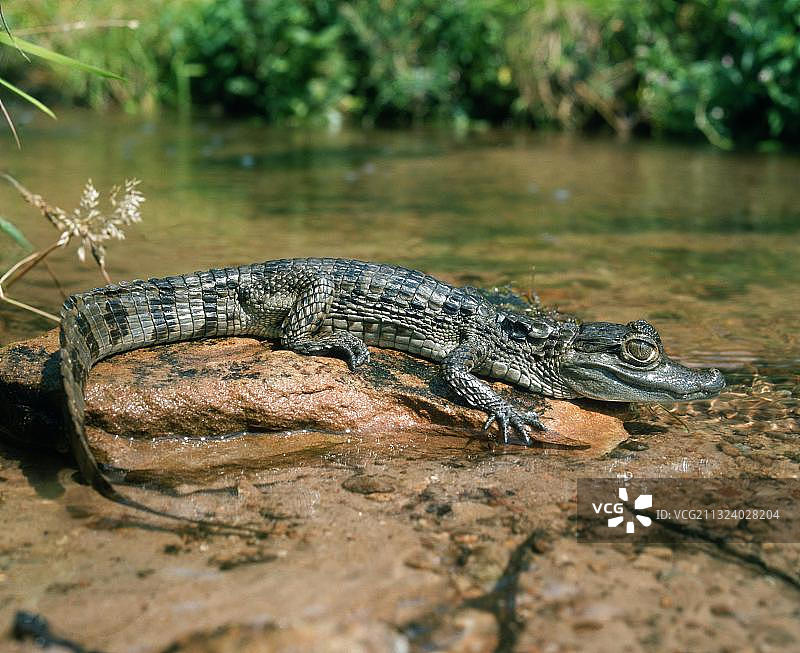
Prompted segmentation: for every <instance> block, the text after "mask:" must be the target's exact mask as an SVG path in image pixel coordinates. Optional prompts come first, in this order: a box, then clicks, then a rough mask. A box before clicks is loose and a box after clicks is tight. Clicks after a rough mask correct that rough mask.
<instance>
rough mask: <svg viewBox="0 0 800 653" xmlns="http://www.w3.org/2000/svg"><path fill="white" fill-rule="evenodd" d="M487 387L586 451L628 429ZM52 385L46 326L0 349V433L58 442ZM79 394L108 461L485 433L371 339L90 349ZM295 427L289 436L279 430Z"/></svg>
mask: <svg viewBox="0 0 800 653" xmlns="http://www.w3.org/2000/svg"><path fill="white" fill-rule="evenodd" d="M495 387H496V389H497V390H498V391H499V392H502V393H503V394H505V395H506V396H509V397H510V398H511V400H512V401H515V402H516V403H518V404H520V405H521V406H523V407H526V408H533V407H534V406H538V408H539V409H540V412H541V414H542V415H543V419H544V420H545V422H546V423H547V424H548V426H549V427H550V429H551V430H550V431H548V432H546V433H534V435H535V436H536V437H537V438H539V439H540V440H542V441H543V442H544V444H555V445H558V446H560V447H562V448H563V446H570V445H575V444H580V443H585V444H586V445H588V449H586V451H585V452H584V455H585V454H586V453H588V454H589V455H599V454H602V453H605V452H607V451H609V450H611V449H613V448H614V447H615V446H616V445H617V444H619V443H620V442H621V441H623V440H625V439H626V438H627V433H626V432H625V430H624V429H623V428H622V423H621V421H620V420H619V419H618V418H617V417H615V416H614V410H615V409H614V407H613V405H607V404H602V403H599V402H584V403H582V404H581V405H579V404H577V403H573V402H565V401H551V400H547V402H546V403H544V408H543V409H542V403H543V402H542V401H541V399H540V398H537V397H535V396H533V395H530V394H527V393H521V392H517V391H515V390H513V389H511V388H509V386H506V385H504V384H499V383H498V384H495ZM61 396H62V395H61V385H60V375H59V371H58V333H57V331H55V330H54V331H50V332H48V333H45V334H44V335H42V336H40V337H38V338H33V339H31V340H27V341H24V342H19V343H14V344H12V345H9V346H8V347H5V348H4V349H2V350H0V433H2V434H3V435H4V436H6V437H10V438H13V439H14V440H16V441H17V442H21V443H23V444H25V445H37V446H46V447H54V446H55V447H58V448H61V449H62V450H63V449H64V448H65V447H64V444H63V442H64V440H63V435H62V434H61V424H62V418H61ZM86 398H87V426H88V428H87V433H88V437H89V438H90V440H91V443H92V446H93V447H94V448H95V449H96V450H98V456H99V458H100V459H101V460H103V461H104V462H105V463H107V464H111V465H113V466H116V467H121V468H126V469H151V470H155V469H161V468H165V467H170V465H172V466H174V467H176V468H181V469H183V470H189V471H191V467H192V465H191V464H189V463H187V462H186V460H185V459H186V448H187V447H188V448H191V449H192V450H197V449H199V448H202V449H203V450H204V451H205V453H206V455H205V457H204V456H202V455H201V456H200V458H199V459H198V460H197V461H196V463H195V466H196V467H197V468H198V469H199V468H201V467H204V466H206V465H207V464H212V465H213V464H218V465H228V466H238V467H247V466H249V465H253V464H256V462H255V461H260V462H259V463H258V464H269V461H270V460H275V461H277V460H278V459H280V460H282V461H283V462H286V461H287V460H288V459H292V458H294V459H296V458H297V456H303V455H309V453H311V454H313V455H319V454H320V453H324V452H325V451H328V450H330V449H331V448H335V447H337V446H339V445H341V444H342V443H343V442H348V441H349V440H350V439H351V438H360V439H361V440H362V441H363V442H362V443H363V444H369V446H375V447H377V448H379V449H380V448H382V449H385V448H386V447H387V445H389V446H394V447H397V446H401V445H403V443H406V444H408V443H413V441H414V440H419V439H420V438H422V439H424V440H427V436H430V435H434V436H436V437H437V438H442V440H441V442H443V443H444V442H449V441H451V440H452V436H457V437H460V438H463V437H468V438H472V440H471V442H474V443H476V445H477V446H483V447H485V446H486V442H487V440H486V439H484V436H483V435H482V434H481V432H480V427H481V425H482V423H483V421H484V419H485V416H484V414H483V413H482V412H480V411H477V410H473V409H470V408H467V407H465V406H461V405H458V404H456V403H453V401H452V399H451V397H450V396H449V395H448V392H447V389H446V388H445V387H444V385H443V384H442V382H441V381H440V380H439V379H438V377H437V375H436V366H435V365H433V364H431V363H429V362H426V361H421V360H418V359H416V358H413V357H411V356H408V355H405V354H402V353H398V352H393V351H387V350H378V349H373V350H372V360H371V362H370V363H369V364H367V365H365V366H364V368H362V369H361V370H359V372H358V373H355V374H353V373H350V372H349V371H348V370H347V367H346V365H345V364H344V362H342V361H340V360H337V359H333V358H323V357H304V356H298V355H297V354H295V353H293V352H290V351H283V350H276V349H274V348H273V346H272V345H271V344H269V343H263V342H261V341H258V340H254V339H252V338H226V339H218V340H206V341H195V342H183V343H176V344H172V345H163V346H158V347H152V348H149V349H140V350H137V351H133V352H128V353H124V354H119V355H117V356H114V357H112V358H110V359H108V360H106V361H102V362H100V363H99V364H98V365H97V366H96V367H95V368H94V369H93V370H92V372H91V375H90V379H89V383H88V387H87V389H86ZM537 402H538V403H537ZM297 431H302V433H301V435H300V436H298V437H299V438H300V442H298V440H297V438H296V437H294V436H293V437H287V436H286V434H287V432H297ZM264 433H274V434H280V433H282V434H284V435H283V436H282V437H280V436H279V437H270V438H267V437H264ZM233 435H236V436H238V437H231V436H233ZM446 436H451V437H450V438H448V437H446ZM492 439H494V434H493V436H492ZM367 440H368V442H367ZM462 442H463V440H462ZM448 446H452V445H448ZM576 451H577V450H576ZM232 452H233V453H232ZM265 461H266V463H265ZM189 476H191V474H189ZM129 480H135V479H133V478H129Z"/></svg>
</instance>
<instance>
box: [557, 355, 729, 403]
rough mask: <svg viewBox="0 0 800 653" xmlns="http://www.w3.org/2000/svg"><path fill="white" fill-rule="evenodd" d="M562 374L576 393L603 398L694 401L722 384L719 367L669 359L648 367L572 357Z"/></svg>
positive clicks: (609, 399)
mask: <svg viewBox="0 0 800 653" xmlns="http://www.w3.org/2000/svg"><path fill="white" fill-rule="evenodd" d="M609 363H611V364H609ZM613 363H617V364H613ZM561 374H562V377H563V378H564V380H565V381H566V383H567V384H568V385H569V386H570V388H572V389H573V390H574V391H575V392H576V393H578V394H579V395H581V396H584V397H590V398H592V399H600V400H604V401H643V402H658V403H661V402H663V403H669V402H673V401H695V400H697V399H710V398H711V397H714V396H716V395H717V394H719V392H720V391H721V390H722V389H723V388H724V387H725V378H724V377H723V376H722V373H721V372H720V371H719V370H717V369H693V368H689V367H684V366H683V365H680V364H678V363H675V362H673V361H671V360H669V359H667V360H665V361H663V362H662V363H661V364H660V365H658V366H657V367H655V368H654V369H651V370H642V369H633V368H626V367H622V366H620V365H619V364H618V362H617V361H607V360H606V361H604V360H599V361H598V360H591V361H590V360H582V361H572V362H570V363H569V364H567V365H563V366H562V368H561Z"/></svg>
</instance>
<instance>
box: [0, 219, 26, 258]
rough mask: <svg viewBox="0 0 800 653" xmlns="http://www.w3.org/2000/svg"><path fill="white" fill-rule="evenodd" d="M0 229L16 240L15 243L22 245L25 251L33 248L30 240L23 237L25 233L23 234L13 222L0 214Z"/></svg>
mask: <svg viewBox="0 0 800 653" xmlns="http://www.w3.org/2000/svg"><path fill="white" fill-rule="evenodd" d="M0 231H5V232H6V233H7V234H8V235H9V236H11V238H13V239H14V241H16V243H17V245H19V246H20V247H22V248H23V249H25V250H27V251H31V250H32V249H33V245H31V243H30V241H29V240H28V239H27V238H25V234H23V233H22V232H21V231H20V230H19V228H18V227H17V226H16V225H15V224H14V223H13V222H9V221H8V220H6V219H5V218H3V217H2V216H0Z"/></svg>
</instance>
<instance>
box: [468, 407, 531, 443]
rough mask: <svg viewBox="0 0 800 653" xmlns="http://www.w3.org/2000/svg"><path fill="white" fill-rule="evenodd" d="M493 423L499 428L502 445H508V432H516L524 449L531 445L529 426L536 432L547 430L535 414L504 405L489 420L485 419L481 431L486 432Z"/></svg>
mask: <svg viewBox="0 0 800 653" xmlns="http://www.w3.org/2000/svg"><path fill="white" fill-rule="evenodd" d="M494 422H497V425H498V426H499V427H500V433H501V435H502V436H503V444H508V440H509V431H510V430H511V431H516V432H517V433H518V434H519V435H520V437H521V438H522V441H523V442H524V443H525V446H526V447H530V446H531V445H533V440H532V439H531V435H530V429H529V428H528V427H529V425H530V426H532V427H534V428H535V429H537V430H538V431H546V430H547V427H546V426H545V425H544V424H542V422H541V420H540V419H539V416H538V415H537V414H536V413H535V412H533V411H531V412H523V411H520V410H517V409H516V408H514V407H513V406H511V405H505V406H503V407H502V408H501V409H500V410H498V411H497V412H496V413H494V414H492V415H489V419H487V420H486V423H485V424H484V425H483V430H484V431H488V430H489V427H490V426H491V425H492V424H493V423H494ZM509 427H510V429H509Z"/></svg>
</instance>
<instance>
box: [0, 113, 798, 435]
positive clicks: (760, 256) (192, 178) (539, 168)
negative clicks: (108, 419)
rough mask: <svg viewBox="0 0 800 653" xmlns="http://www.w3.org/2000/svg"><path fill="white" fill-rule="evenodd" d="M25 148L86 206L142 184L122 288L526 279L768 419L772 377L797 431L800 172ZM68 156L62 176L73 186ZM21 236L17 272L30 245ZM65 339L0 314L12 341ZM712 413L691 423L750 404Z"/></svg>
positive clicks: (45, 182) (412, 137)
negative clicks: (257, 269)
mask: <svg viewBox="0 0 800 653" xmlns="http://www.w3.org/2000/svg"><path fill="white" fill-rule="evenodd" d="M25 137H26V138H25V149H24V150H23V151H22V152H21V153H20V154H15V155H14V157H15V158H14V159H13V161H11V162H10V163H9V167H10V168H11V169H12V172H13V173H14V174H15V176H17V177H18V178H19V179H20V180H21V181H22V182H23V183H24V184H25V185H26V186H28V187H29V188H30V189H32V190H33V191H35V192H39V193H42V194H43V195H45V196H46V197H47V198H48V199H49V200H51V201H52V202H54V203H56V204H59V205H62V206H65V207H69V206H70V205H71V204H73V203H74V202H76V201H77V198H78V197H79V194H80V189H81V187H82V186H83V184H84V183H85V181H86V179H87V178H89V177H91V178H92V179H93V180H94V182H95V183H96V184H97V185H98V187H101V188H107V187H110V185H111V184H113V183H115V182H119V181H121V180H122V179H124V178H125V177H131V176H135V177H138V178H140V179H142V186H141V188H142V190H143V192H144V193H145V194H146V196H147V198H148V201H147V203H146V204H145V205H144V211H143V213H144V218H145V221H144V223H143V224H142V225H141V226H140V227H139V228H138V229H136V230H135V232H134V230H132V231H131V233H130V235H129V238H128V240H127V241H126V242H124V243H119V244H117V243H115V244H113V245H112V246H111V248H110V253H109V268H110V272H111V274H112V277H113V278H115V279H128V278H135V277H148V276H162V275H166V274H171V273H177V272H185V271H188V270H194V269H204V268H209V267H215V266H223V265H228V264H233V263H243V262H251V261H257V260H266V259H271V258H280V257H291V256H307V255H320V256H327V255H331V256H350V257H355V258H362V259H372V260H382V261H389V262H394V263H399V264H402V265H408V266H410V267H416V268H420V269H423V270H425V271H426V272H430V273H432V274H436V275H439V276H442V277H444V278H445V279H447V280H449V281H453V282H456V283H470V284H473V285H484V286H495V285H503V284H506V283H511V284H512V285H513V286H515V287H516V288H517V289H519V290H521V291H527V290H530V289H534V288H535V290H536V292H538V294H539V295H540V296H541V298H542V300H543V301H544V303H545V304H548V305H558V306H559V307H560V308H561V309H562V310H564V311H567V312H574V313H577V314H578V315H579V316H580V317H582V318H584V319H600V320H610V321H618V322H626V321H628V320H632V319H638V318H645V319H649V320H651V321H652V322H654V323H655V324H656V326H657V327H658V328H659V330H660V332H661V333H662V336H663V338H664V342H665V345H666V347H667V350H668V352H670V353H671V354H673V355H675V356H676V358H678V359H679V360H681V362H683V363H686V364H689V365H714V366H717V367H721V368H723V369H725V370H726V371H727V372H728V376H729V382H732V384H733V386H732V388H731V393H733V394H729V395H726V397H728V398H727V399H725V401H726V402H727V403H728V405H731V404H732V405H734V409H736V410H738V411H739V413H742V414H743V413H744V412H747V410H750V412H752V413H753V414H756V415H758V416H760V417H761V416H764V415H765V414H766V415H767V416H769V413H770V410H769V408H768V404H764V406H761V407H760V408H758V409H757V410H756V409H753V408H752V406H751V407H750V408H748V409H745V408H743V407H744V405H745V403H747V402H749V401H750V400H751V399H752V398H753V397H756V396H758V395H761V394H763V393H761V391H760V390H758V388H760V387H761V386H759V385H758V384H757V383H756V380H757V381H758V382H759V383H761V382H763V383H768V384H771V386H770V387H771V388H773V389H774V392H777V393H778V395H775V396H773V394H774V393H773V392H772V390H771V391H770V393H769V394H770V397H771V398H772V399H771V401H772V403H771V404H769V405H772V406H774V407H775V408H774V410H775V414H774V416H775V417H776V419H784V418H785V419H790V418H795V419H796V417H797V407H796V397H797V385H798V371H799V370H800V362H798V351H800V348H798V340H797V339H798V336H797V331H796V323H795V321H794V320H795V319H796V313H795V316H794V318H792V316H791V315H790V312H791V311H792V308H791V307H796V306H798V305H800V290H799V289H798V283H797V281H798V280H799V279H800V241H798V238H797V237H796V235H797V231H798V227H800V199H798V196H797V193H796V180H797V179H798V174H799V173H800V160H798V159H797V158H796V157H790V156H778V155H764V154H723V153H720V152H716V151H713V150H711V149H709V148H706V147H697V148H690V147H684V146H664V145H655V144H651V143H636V142H633V143H624V144H623V143H619V142H616V141H610V140H603V139H596V140H576V139H573V138H570V137H567V136H563V135H540V134H534V133H530V132H515V131H502V132H486V133H481V134H476V135H472V136H467V137H456V136H454V135H453V134H451V133H450V132H446V131H445V132H443V131H434V130H415V131H411V132H378V131H364V132H362V131H353V132H341V133H335V134H331V133H327V132H323V131H316V132H315V131H298V130H287V129H278V128H262V127H259V126H257V125H253V124H250V123H230V122H213V121H204V120H199V121H196V122H195V123H193V124H179V125H177V126H176V125H175V124H173V123H172V122H170V121H168V120H165V121H163V122H149V121H146V122H142V121H134V120H132V119H129V118H124V117H116V118H115V117H109V118H102V119H100V118H98V117H97V116H95V115H87V114H80V113H77V114H73V115H66V114H65V115H64V116H62V117H61V120H59V122H58V123H54V124H50V123H49V122H46V121H45V120H44V119H39V117H38V116H37V117H35V118H34V121H33V122H32V123H31V124H30V125H28V126H27V127H26V134H25ZM54 162H63V163H62V164H60V167H59V168H58V170H57V174H55V173H54ZM0 203H1V204H0V205H2V207H3V210H2V213H3V215H4V217H6V218H9V219H12V220H13V221H14V222H16V223H17V224H18V225H19V226H20V227H21V228H22V229H23V230H24V232H25V233H26V235H27V236H28V237H29V239H30V240H32V241H33V242H34V243H36V244H37V245H41V246H43V245H45V244H48V243H49V242H52V240H53V239H54V237H55V235H56V234H55V233H54V231H53V230H52V228H51V227H50V226H49V225H48V224H46V222H45V221H44V220H43V219H41V217H39V216H38V215H36V214H35V212H34V211H33V210H32V209H30V208H29V207H27V206H25V205H24V204H23V203H22V201H21V200H20V199H19V198H18V197H17V196H16V194H15V191H13V190H12V189H11V188H10V187H6V186H0ZM0 242H2V247H0V264H2V266H4V267H7V266H8V265H10V264H11V263H12V262H13V261H15V260H16V259H17V258H19V257H20V256H21V255H22V252H21V251H19V250H17V249H16V248H15V246H13V245H12V244H11V243H10V241H8V240H7V239H4V240H2V241H0ZM53 267H54V269H55V271H56V273H57V274H58V275H59V277H60V278H61V279H62V281H63V283H64V285H65V287H66V288H67V290H68V291H76V290H82V289H85V288H87V287H90V286H96V285H100V284H101V283H102V282H101V280H100V278H99V277H98V275H97V274H96V271H95V270H93V269H92V268H90V267H81V266H78V265H77V264H76V259H75V255H74V252H73V251H70V252H69V253H64V254H60V255H59V256H58V257H54V258H53ZM15 292H16V293H17V295H18V296H19V297H20V298H23V299H24V300H25V301H28V302H31V303H34V304H37V305H39V306H41V307H43V308H46V309H48V310H51V311H52V310H54V309H56V308H57V306H58V304H59V303H60V298H59V295H58V293H57V292H55V291H54V290H53V288H52V284H51V282H50V280H49V278H48V277H47V276H46V275H45V274H44V273H43V272H37V273H35V274H32V275H30V277H28V278H26V280H25V281H24V282H23V283H20V284H19V286H18V287H15ZM794 310H795V311H796V309H794ZM48 326H49V325H48V324H47V323H45V322H43V321H41V320H40V319H38V318H36V317H34V316H32V315H29V314H27V313H24V312H21V311H17V310H14V309H11V308H8V307H2V309H0V341H2V342H4V343H5V342H8V341H11V340H14V339H19V338H23V337H27V336H30V335H32V334H34V333H36V332H37V331H39V330H41V329H44V328H47V327H48ZM737 392H738V393H740V394H741V396H739V398H738V399H737V398H736V397H737V396H738V395H736V393H737ZM780 393H783V394H780ZM786 393H788V394H786ZM763 398H764V397H762V399H763ZM745 399H746V400H747V402H746V401H745ZM721 401H722V400H721ZM793 402H794V403H793ZM709 406H710V404H709V405H708V406H707V405H705V404H695V405H693V406H692V407H691V408H690V409H687V410H691V411H693V412H697V411H700V412H703V411H705V413H704V414H708V415H711V414H712V413H713V414H719V415H723V416H726V415H727V413H728V412H730V410H734V409H727V408H726V409H724V410H721V411H717V412H715V411H714V410H712V409H711V408H710V407H709ZM748 406H749V404H748ZM678 410H679V411H683V409H682V408H679V409H678ZM709 411H710V412H709ZM792 411H794V412H792ZM779 414H780V415H781V416H782V417H778V415H779ZM760 417H759V419H760ZM726 419H727V417H726ZM781 423H783V422H781ZM782 428H783V427H782Z"/></svg>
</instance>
